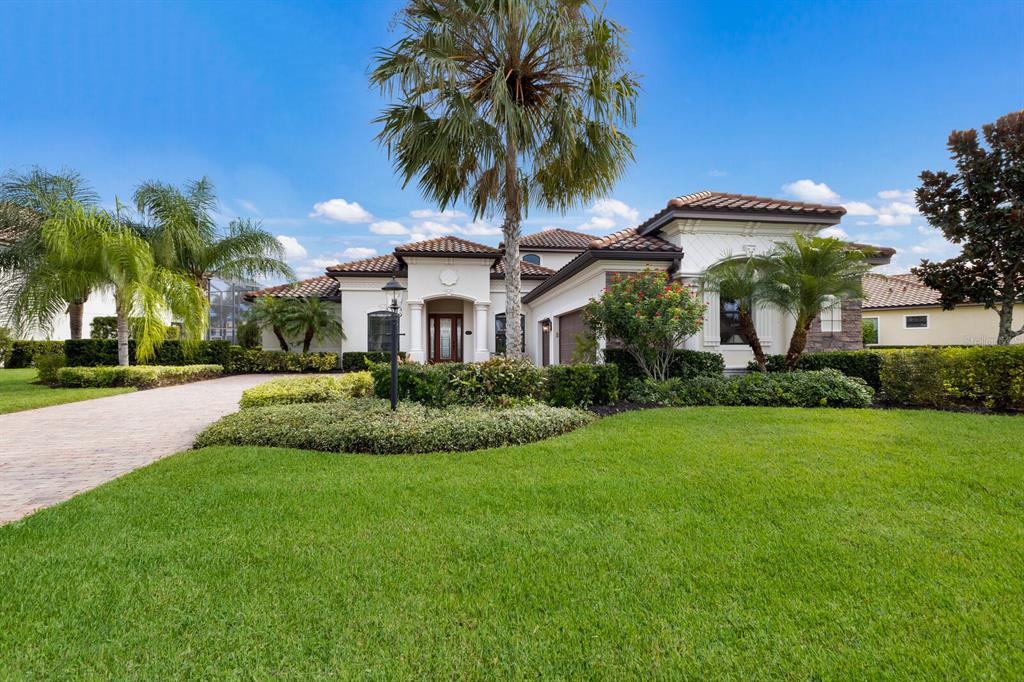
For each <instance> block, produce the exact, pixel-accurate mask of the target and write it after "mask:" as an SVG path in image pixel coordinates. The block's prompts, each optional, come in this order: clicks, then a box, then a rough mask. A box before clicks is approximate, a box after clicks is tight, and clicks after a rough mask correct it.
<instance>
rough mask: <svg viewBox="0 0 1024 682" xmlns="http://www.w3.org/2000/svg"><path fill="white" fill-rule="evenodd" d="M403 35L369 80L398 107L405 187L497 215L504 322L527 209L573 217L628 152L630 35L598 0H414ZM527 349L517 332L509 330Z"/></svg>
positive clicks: (388, 143) (610, 181) (516, 349)
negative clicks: (627, 36) (540, 208)
mask: <svg viewBox="0 0 1024 682" xmlns="http://www.w3.org/2000/svg"><path fill="white" fill-rule="evenodd" d="M401 24H402V27H403V28H404V29H405V33H406V35H405V36H404V37H402V38H401V39H399V40H398V41H397V42H396V43H394V44H393V45H391V47H389V48H386V49H383V50H381V51H380V52H379V53H378V54H377V56H376V58H375V64H374V68H373V71H372V74H371V82H372V83H373V84H375V85H377V86H379V87H380V88H381V90H382V91H384V92H385V93H391V92H394V91H395V90H397V91H398V101H397V103H395V104H393V105H392V106H390V107H389V108H387V109H386V110H385V111H384V112H383V113H382V114H381V115H380V116H379V117H378V118H377V120H376V122H377V123H380V124H381V126H382V129H381V132H380V134H379V135H378V140H380V142H381V143H382V144H383V145H384V146H385V147H386V148H387V150H388V153H389V155H390V156H391V158H392V159H393V161H394V165H395V168H396V170H397V171H398V173H399V174H400V175H401V176H402V178H403V181H404V183H405V184H408V183H409V182H411V181H412V180H413V179H414V178H416V179H417V180H418V184H419V186H420V189H421V190H422V192H423V194H424V195H425V196H427V197H429V198H430V199H431V200H433V201H435V202H436V203H437V204H438V205H439V206H440V207H441V208H442V209H443V208H445V207H446V206H449V205H451V204H453V203H455V202H457V201H460V200H465V201H467V202H468V203H469V205H470V206H471V207H472V209H473V213H474V215H475V216H476V217H480V216H487V215H491V214H492V213H494V212H495V211H497V212H499V213H500V214H501V215H502V233H503V236H504V242H505V254H504V259H505V273H506V274H505V293H506V295H505V315H506V319H509V320H518V319H519V316H520V309H521V301H520V294H521V279H522V273H521V267H520V257H519V239H520V225H521V222H522V219H523V217H524V215H525V214H526V211H527V209H528V207H529V205H530V204H531V203H532V204H536V205H540V206H543V207H545V208H547V209H551V210H561V211H564V210H567V209H568V208H570V207H573V206H578V205H580V204H581V203H584V202H587V201H590V200H592V199H594V198H597V197H600V196H604V195H606V194H607V193H608V192H609V191H610V190H611V189H612V187H613V185H614V183H615V181H616V180H617V179H618V178H619V177H620V176H621V175H622V173H623V171H624V170H625V167H626V165H627V163H628V162H629V161H631V160H632V158H633V143H632V141H631V140H630V138H629V137H628V136H627V135H626V134H625V133H624V132H623V127H624V126H628V125H632V124H633V123H634V122H635V103H636V96H637V91H638V89H639V86H638V84H637V80H636V78H635V77H634V75H633V74H631V73H629V72H628V71H626V70H625V65H626V56H625V44H624V41H623V33H624V30H623V29H622V27H621V26H619V25H618V24H616V23H615V22H613V21H611V20H610V19H607V18H606V17H604V15H603V14H602V10H601V9H599V8H598V7H597V5H595V4H594V3H592V2H588V1H587V0H583V1H582V2H565V1H564V0H410V2H409V4H408V5H407V6H406V8H405V10H404V11H403V12H402V14H401ZM506 334H507V337H508V338H507V340H506V344H505V347H506V348H507V349H508V354H509V355H510V356H514V357H519V356H521V355H522V350H521V349H522V344H521V334H522V331H521V329H520V326H519V325H516V324H512V325H508V326H507V327H506Z"/></svg>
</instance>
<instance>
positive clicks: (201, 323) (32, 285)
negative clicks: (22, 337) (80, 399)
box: [24, 202, 208, 365]
mask: <svg viewBox="0 0 1024 682" xmlns="http://www.w3.org/2000/svg"><path fill="white" fill-rule="evenodd" d="M42 239H43V243H44V245H45V248H46V254H45V256H44V267H43V268H40V269H37V270H34V271H33V272H32V273H31V275H30V277H29V286H28V287H27V289H28V291H29V292H31V294H32V295H30V296H28V297H27V298H26V303H25V306H24V307H25V312H26V313H32V312H33V311H35V312H36V314H37V315H39V314H46V311H47V310H48V309H49V307H50V306H52V301H53V300H56V299H60V297H61V296H62V295H63V287H62V286H54V285H53V283H52V278H49V279H48V278H47V277H46V272H47V269H48V268H49V269H52V270H53V271H56V272H60V273H62V277H63V278H65V279H69V280H70V281H71V282H72V285H75V284H77V283H79V282H89V283H90V284H92V285H93V286H96V285H99V286H102V287H104V288H109V289H111V290H113V294H114V305H115V309H116V313H117V361H118V364H119V365H127V364H128V359H129V358H128V337H129V319H130V318H133V317H137V318H138V321H137V322H135V321H134V320H133V322H135V323H134V324H133V330H134V332H135V339H136V342H137V348H136V357H137V358H138V359H139V360H140V361H145V360H147V359H149V358H150V357H152V356H153V354H154V352H155V348H156V346H158V345H159V344H160V343H162V342H163V340H164V338H165V337H166V326H165V324H164V316H165V315H166V314H168V313H173V314H175V315H176V316H178V317H179V318H180V319H181V320H182V332H183V336H182V340H183V341H184V342H185V343H195V342H196V341H198V340H199V339H200V338H202V336H203V334H204V333H205V331H206V324H207V318H208V312H207V310H208V307H207V301H206V297H205V296H204V295H203V291H202V289H200V288H199V287H197V286H196V285H195V283H194V282H192V281H191V280H190V279H189V278H188V277H186V276H184V275H182V274H181V273H180V272H176V271H173V270H170V269H168V268H164V267H160V266H159V265H157V264H156V262H155V261H154V258H153V253H152V251H151V249H150V246H149V244H148V243H147V242H146V241H145V240H144V239H143V238H142V237H141V236H139V234H138V233H137V232H136V231H135V229H134V228H133V226H131V225H130V224H128V223H127V222H126V221H125V220H123V219H122V216H121V215H120V212H115V213H109V212H106V211H101V210H98V209H96V208H93V207H88V206H82V205H81V204H77V203H71V202H69V203H67V204H65V205H64V206H63V207H62V208H61V209H60V210H58V212H57V213H56V215H54V216H53V217H52V218H50V219H48V220H47V221H46V222H45V223H44V224H43V226H42Z"/></svg>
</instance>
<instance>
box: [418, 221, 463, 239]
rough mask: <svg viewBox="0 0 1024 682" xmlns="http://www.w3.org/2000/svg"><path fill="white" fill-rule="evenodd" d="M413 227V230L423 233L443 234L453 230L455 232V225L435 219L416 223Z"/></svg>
mask: <svg viewBox="0 0 1024 682" xmlns="http://www.w3.org/2000/svg"><path fill="white" fill-rule="evenodd" d="M412 229H413V232H419V233H421V234H431V235H435V236H436V235H442V234H451V233H452V232H455V226H454V225H448V224H445V223H439V222H437V221H435V220H424V221H423V222H420V223H416V224H415V225H414V226H413V228H412Z"/></svg>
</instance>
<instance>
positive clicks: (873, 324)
mask: <svg viewBox="0 0 1024 682" xmlns="http://www.w3.org/2000/svg"><path fill="white" fill-rule="evenodd" d="M861 329H862V330H863V336H864V345H865V346H874V345H877V344H878V318H877V317H865V318H864V320H863V321H862V322H861Z"/></svg>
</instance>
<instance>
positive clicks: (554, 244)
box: [519, 227, 594, 251]
mask: <svg viewBox="0 0 1024 682" xmlns="http://www.w3.org/2000/svg"><path fill="white" fill-rule="evenodd" d="M593 240H594V235H591V234H583V233H582V232H573V231H571V230H563V229H562V228H560V227H553V228H551V229H550V230H544V231H542V232H535V233H533V234H528V235H526V236H524V237H523V238H522V239H521V240H520V241H519V246H520V248H527V249H557V250H564V251H582V250H583V249H585V248H587V247H588V246H590V242H592V241H593Z"/></svg>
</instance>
